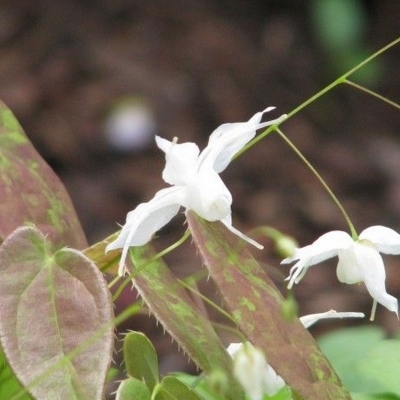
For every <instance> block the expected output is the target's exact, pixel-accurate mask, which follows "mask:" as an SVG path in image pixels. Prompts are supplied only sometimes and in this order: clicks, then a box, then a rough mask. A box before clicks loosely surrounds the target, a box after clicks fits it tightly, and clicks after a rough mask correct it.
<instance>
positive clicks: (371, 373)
mask: <svg viewBox="0 0 400 400" xmlns="http://www.w3.org/2000/svg"><path fill="white" fill-rule="evenodd" d="M356 368H357V370H358V371H359V373H360V375H361V376H362V377H363V378H364V380H365V381H370V382H373V383H374V390H373V392H375V393H377V392H387V393H393V394H396V395H398V396H400V379H399V371H400V340H394V339H388V340H382V341H381V342H379V343H377V344H375V345H374V346H373V347H372V348H371V349H370V350H369V351H368V352H367V354H366V355H365V357H364V358H363V359H360V360H358V361H357V362H356ZM378 388H379V390H378Z"/></svg>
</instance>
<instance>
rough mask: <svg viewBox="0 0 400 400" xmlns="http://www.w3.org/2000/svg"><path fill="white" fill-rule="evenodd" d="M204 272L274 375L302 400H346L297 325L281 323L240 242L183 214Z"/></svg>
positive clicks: (216, 225)
mask: <svg viewBox="0 0 400 400" xmlns="http://www.w3.org/2000/svg"><path fill="white" fill-rule="evenodd" d="M186 216H187V220H188V223H189V229H190V231H191V232H192V237H193V240H194V242H195V244H196V246H197V248H198V249H199V251H200V254H201V256H202V258H203V260H204V263H205V265H206V267H207V268H208V271H209V273H210V275H211V277H212V279H213V280H214V282H215V283H216V285H217V286H218V288H219V291H220V293H221V295H222V297H223V299H224V300H225V302H226V304H227V306H228V307H229V309H230V311H231V313H232V315H233V317H234V319H235V321H236V323H237V324H238V326H239V328H240V329H241V330H242V332H243V333H244V334H245V336H246V337H247V338H248V340H249V341H250V342H251V343H252V344H253V345H254V346H257V347H259V348H261V349H262V350H263V351H264V353H265V355H266V356H267V359H268V361H269V362H270V364H271V365H272V367H273V368H274V369H275V370H276V372H277V373H278V374H279V375H281V376H282V378H283V379H284V380H285V382H286V383H287V384H288V385H290V386H291V387H292V388H293V390H294V391H295V392H297V393H298V394H299V395H300V396H301V397H302V398H304V399H307V400H323V399H336V400H344V399H346V400H349V399H350V394H349V393H348V392H347V390H346V389H345V388H344V387H343V385H342V384H341V382H340V379H339V377H338V376H337V374H336V373H335V371H334V370H333V368H332V367H331V365H330V364H329V362H328V360H327V359H326V358H325V356H324V355H323V354H322V353H321V351H320V350H319V348H318V347H317V345H316V343H315V340H314V339H313V337H312V336H311V335H310V333H309V332H308V331H307V330H306V329H305V328H304V326H303V325H302V324H301V322H300V321H299V320H298V319H294V320H293V321H290V322H289V321H286V320H284V318H283V317H282V308H283V300H284V299H283V297H282V295H281V294H280V292H279V291H278V289H277V288H276V286H275V285H274V283H273V282H272V280H271V279H270V278H269V276H268V275H267V274H266V273H265V272H264V271H263V270H262V269H261V267H260V265H259V264H258V263H257V261H256V260H255V259H254V258H253V256H252V255H251V254H250V253H249V252H248V251H247V250H246V248H245V247H244V245H243V242H242V241H240V240H239V239H238V237H237V236H235V235H233V234H232V233H230V232H229V231H228V230H227V229H226V227H225V226H224V225H223V224H222V223H220V222H208V221H205V220H203V219H201V218H200V217H198V216H197V215H196V214H195V213H193V212H191V211H187V212H186Z"/></svg>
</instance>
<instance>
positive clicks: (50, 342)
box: [0, 227, 113, 400]
mask: <svg viewBox="0 0 400 400" xmlns="http://www.w3.org/2000/svg"><path fill="white" fill-rule="evenodd" d="M0 276H1V279H0V295H1V303H0V339H1V345H2V348H3V350H4V353H5V355H6V357H7V360H8V362H9V364H10V366H11V368H12V369H13V370H14V372H15V373H16V375H17V376H18V379H19V380H20V381H21V382H22V384H23V385H24V386H25V387H27V389H28V390H29V391H30V393H31V394H32V395H33V396H34V397H36V398H37V399H40V400H53V399H68V400H97V399H101V398H102V395H103V389H104V383H105V379H106V373H107V370H108V366H109V363H110V360H111V349H112V344H113V327H112V321H113V312H112V303H111V298H110V293H109V291H108V288H107V285H106V282H105V280H104V278H103V276H102V274H101V273H100V272H99V270H98V268H97V267H96V266H95V265H94V263H93V262H92V261H90V260H89V259H88V258H86V257H85V256H84V255H83V254H82V253H81V252H79V251H77V250H72V249H68V248H64V249H61V250H56V249H55V248H54V245H53V244H52V242H51V240H50V238H49V237H46V236H44V235H43V234H42V233H41V232H39V231H38V230H37V229H36V228H33V227H22V228H18V229H17V230H16V231H14V232H13V233H12V234H11V235H10V236H8V237H7V238H6V240H5V241H4V243H3V244H2V246H1V247H0Z"/></svg>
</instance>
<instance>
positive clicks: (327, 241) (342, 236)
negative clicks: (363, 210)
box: [281, 231, 354, 289]
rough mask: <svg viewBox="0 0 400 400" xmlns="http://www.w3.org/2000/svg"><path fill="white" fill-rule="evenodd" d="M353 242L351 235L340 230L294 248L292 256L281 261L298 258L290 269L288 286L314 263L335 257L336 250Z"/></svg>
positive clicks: (299, 278) (286, 261) (288, 261)
mask: <svg viewBox="0 0 400 400" xmlns="http://www.w3.org/2000/svg"><path fill="white" fill-rule="evenodd" d="M353 243H354V241H353V239H352V238H351V236H350V235H349V234H348V233H346V232H342V231H332V232H328V233H325V234H324V235H322V236H321V237H320V238H318V239H317V240H316V241H315V242H314V243H312V244H310V245H308V246H305V247H302V248H300V249H296V250H295V251H294V254H293V256H291V257H288V258H285V259H284V260H283V261H282V262H281V263H282V264H288V263H291V262H293V261H296V260H299V261H298V262H297V263H296V264H295V265H294V266H293V267H292V268H291V270H290V274H289V277H288V278H286V280H289V284H288V288H289V289H290V288H291V287H292V286H293V284H294V283H298V282H299V281H300V280H301V278H302V277H303V276H304V274H305V273H306V272H307V269H308V268H309V267H311V266H313V265H315V264H318V263H320V262H322V261H325V260H327V259H329V258H332V257H335V256H336V255H337V254H338V251H339V250H341V249H345V248H348V247H350V246H351V245H352V244H353Z"/></svg>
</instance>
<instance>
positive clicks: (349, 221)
mask: <svg viewBox="0 0 400 400" xmlns="http://www.w3.org/2000/svg"><path fill="white" fill-rule="evenodd" d="M276 131H277V132H278V134H279V136H280V137H281V138H282V139H283V140H284V141H285V142H286V144H287V145H288V146H289V147H290V148H291V149H292V150H293V151H294V152H295V153H296V154H297V155H298V156H299V157H300V159H301V160H302V161H303V163H304V164H305V165H306V166H307V168H308V169H309V170H310V171H311V172H312V173H313V174H314V175H315V177H316V178H317V179H318V180H319V182H320V183H321V185H322V186H323V187H324V188H325V190H326V191H327V192H328V194H329V196H330V197H331V198H332V200H333V201H334V203H335V204H336V205H337V207H338V208H339V210H340V212H341V213H342V215H343V217H344V219H345V220H346V222H347V225H348V226H349V229H350V232H351V236H352V238H353V240H357V239H358V234H357V231H356V229H355V228H354V225H353V223H352V222H351V219H350V217H349V216H348V214H347V212H346V210H345V209H344V207H343V206H342V203H341V202H340V201H339V199H338V198H337V196H336V195H335V193H333V191H332V189H331V188H330V187H329V186H328V184H327V183H326V182H325V180H324V178H322V176H321V175H320V174H319V172H318V171H317V170H316V169H315V168H314V167H313V166H312V165H311V163H310V162H309V161H308V160H307V158H306V157H304V155H303V154H302V153H301V151H300V150H299V149H298V148H297V147H296V146H295V144H294V143H293V142H292V141H291V140H290V139H289V138H288V137H287V136H286V135H285V134H284V133H283V132H282V131H281V130H280V129H279V128H276Z"/></svg>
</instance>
